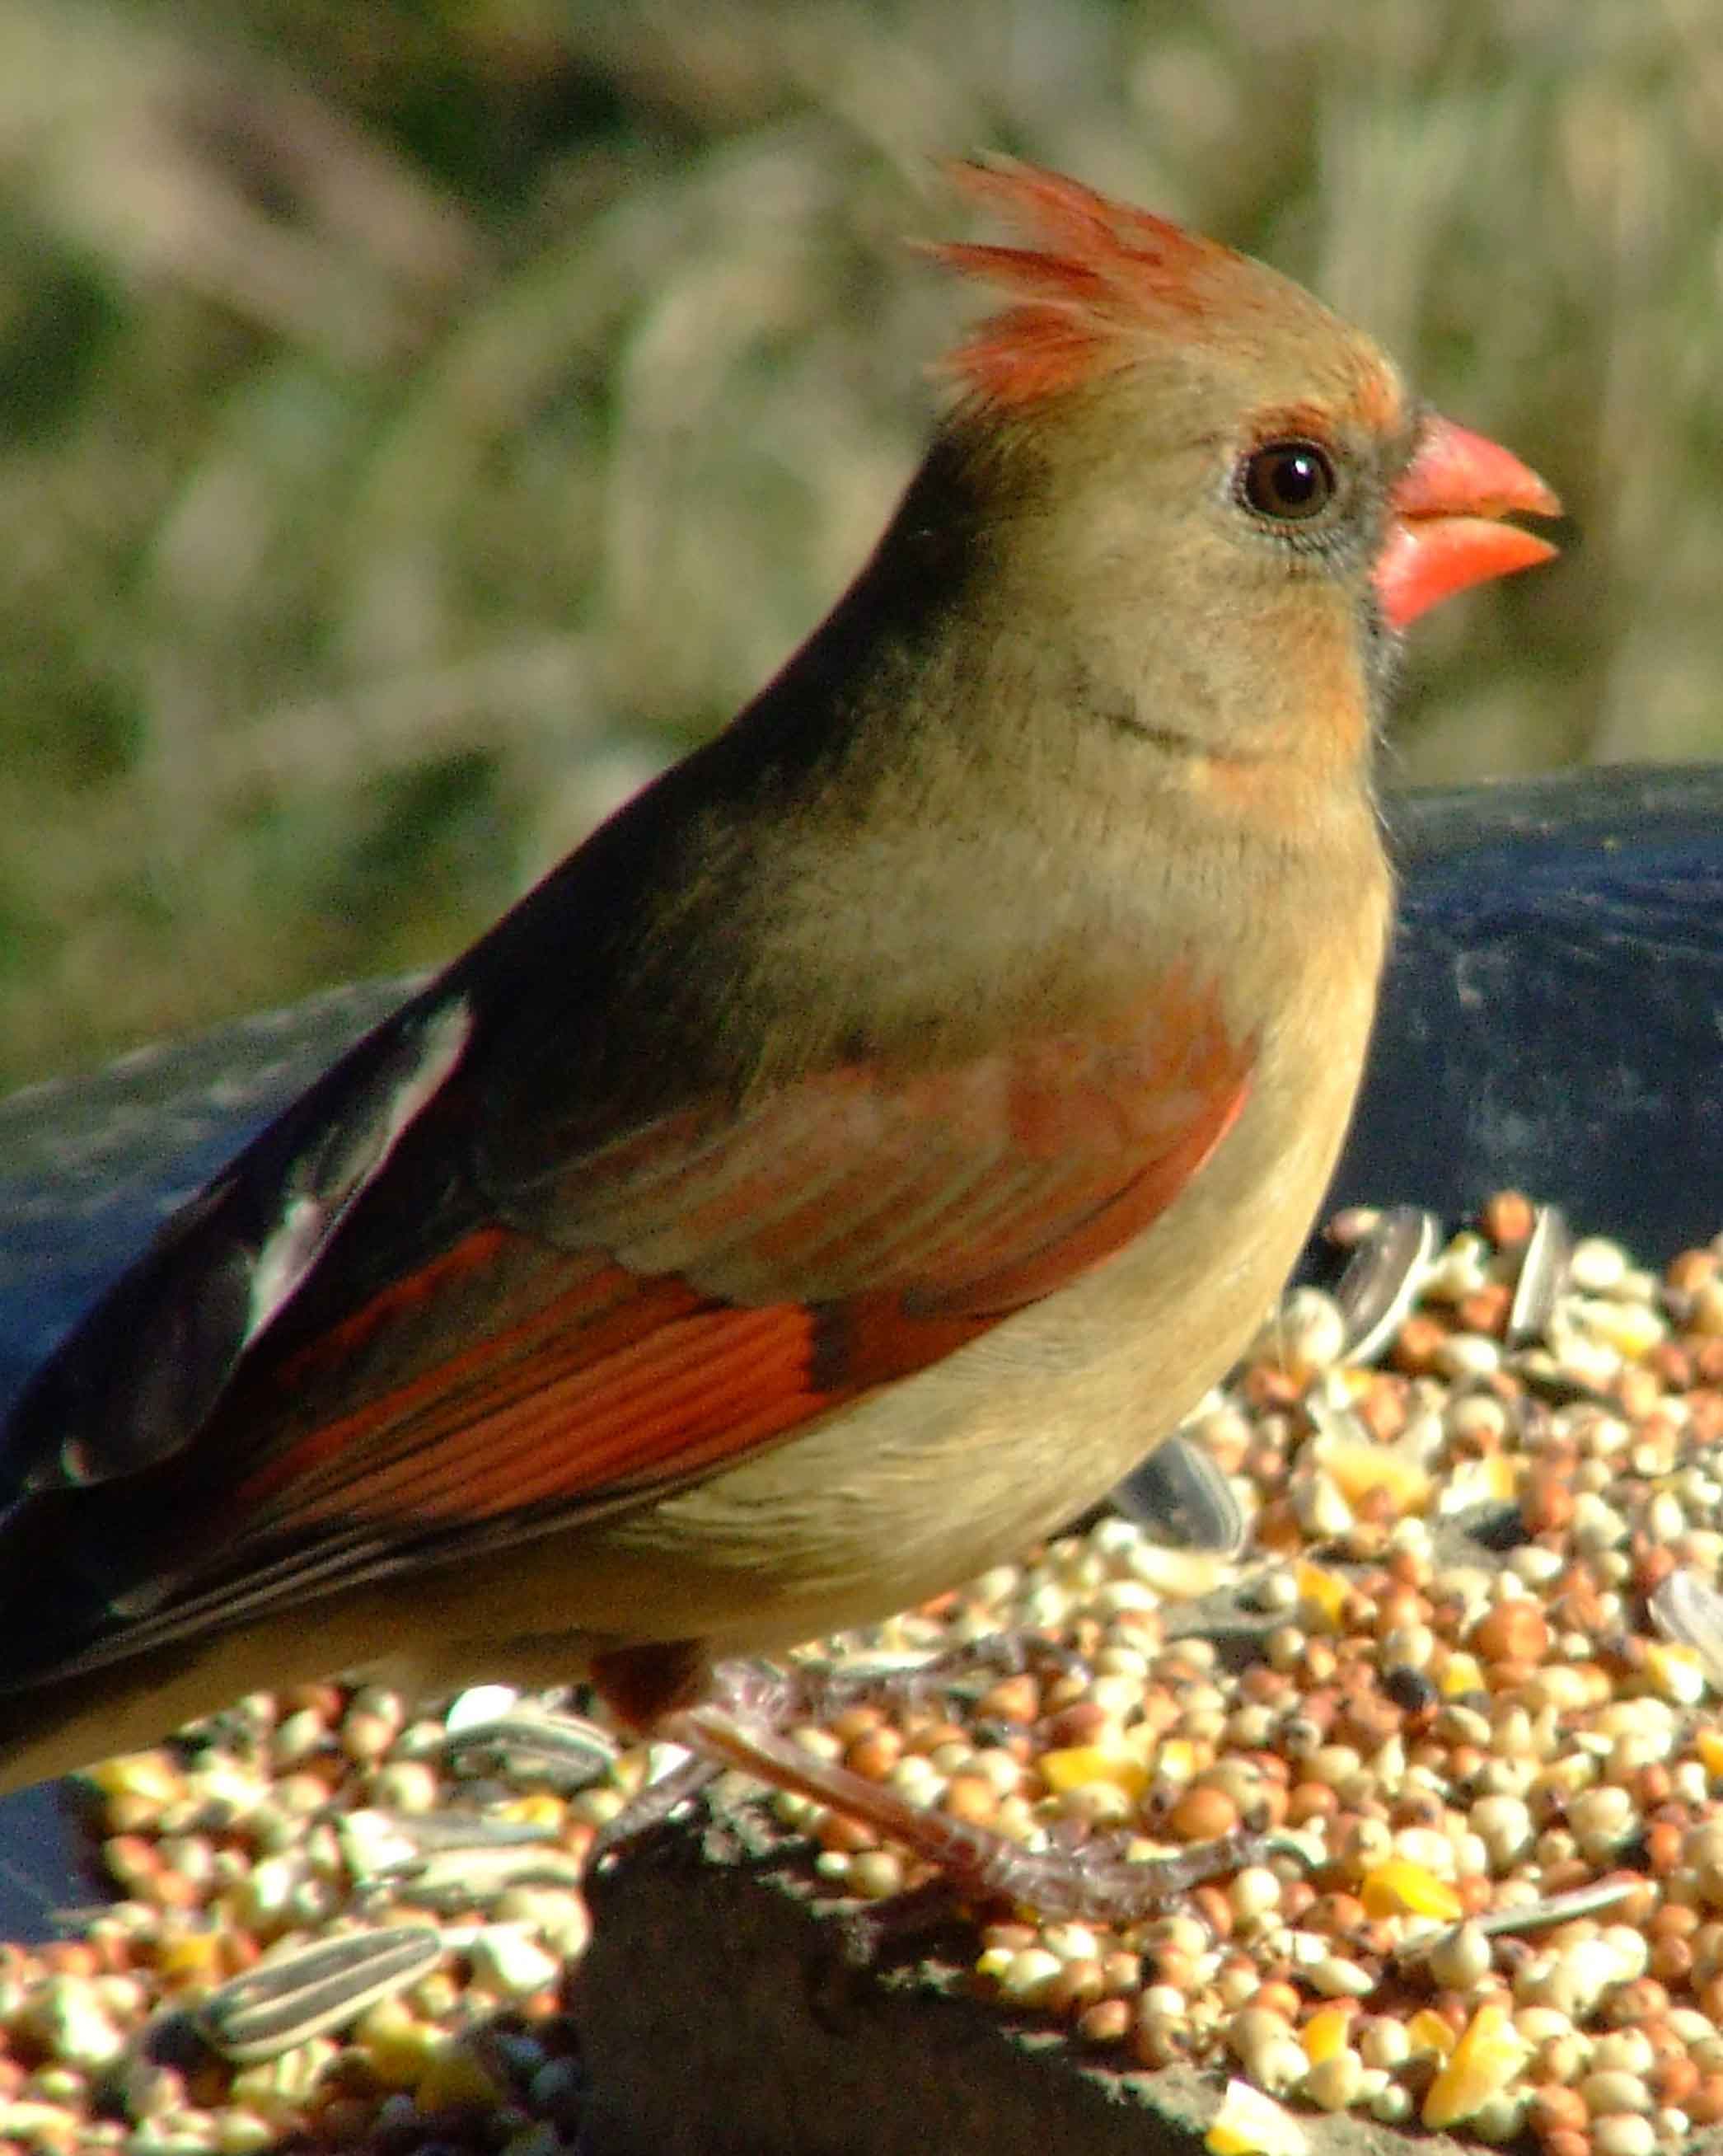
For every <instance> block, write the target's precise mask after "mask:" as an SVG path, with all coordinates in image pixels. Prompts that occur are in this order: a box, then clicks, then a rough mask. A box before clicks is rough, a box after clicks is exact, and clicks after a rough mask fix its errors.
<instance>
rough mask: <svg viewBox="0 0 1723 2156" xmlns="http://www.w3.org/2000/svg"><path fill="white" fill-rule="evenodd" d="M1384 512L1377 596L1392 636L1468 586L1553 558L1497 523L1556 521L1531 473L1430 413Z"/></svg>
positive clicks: (1529, 537)
mask: <svg viewBox="0 0 1723 2156" xmlns="http://www.w3.org/2000/svg"><path fill="white" fill-rule="evenodd" d="M1390 506H1391V508H1392V517H1391V519H1390V521H1389V525H1388V536H1387V545H1386V546H1385V547H1383V549H1382V557H1381V559H1380V560H1379V561H1378V562H1377V570H1376V590H1377V598H1379V599H1380V600H1381V602H1382V613H1383V614H1384V616H1385V617H1386V618H1387V622H1388V624H1389V625H1390V627H1392V628H1394V629H1404V628H1405V626H1406V624H1408V622H1410V621H1416V620H1417V619H1418V616H1419V615H1420V614H1421V613H1425V612H1426V611H1427V610H1428V608H1431V607H1433V606H1435V605H1436V604H1438V602H1439V601H1441V600H1443V599H1445V598H1452V597H1453V595H1454V593H1456V592H1463V591H1464V590H1465V589H1466V588H1467V586H1468V585H1469V584H1481V583H1484V582H1485V579H1486V578H1488V577H1505V576H1508V575H1510V574H1511V573H1512V572H1513V571H1515V569H1529V568H1531V567H1533V566H1534V565H1535V564H1536V563H1537V562H1547V561H1548V560H1549V559H1550V557H1551V555H1553V554H1554V553H1555V552H1556V549H1555V547H1553V546H1552V545H1551V543H1550V542H1549V541H1548V540H1547V539H1541V538H1539V536H1537V534H1536V532H1535V531H1521V530H1520V527H1519V526H1518V525H1515V524H1504V523H1502V522H1501V521H1500V519H1501V518H1503V517H1505V516H1511V515H1513V514H1515V512H1523V513H1524V514H1526V515H1528V516H1560V515H1561V503H1560V502H1559V501H1558V500H1556V496H1555V495H1554V494H1553V493H1552V492H1551V490H1550V489H1549V488H1548V487H1547V486H1546V485H1544V483H1543V481H1542V480H1541V479H1540V478H1539V477H1538V475H1537V474H1536V472H1535V471H1533V470H1531V468H1530V466H1528V465H1522V464H1521V463H1520V459H1518V457H1516V456H1515V455H1513V454H1511V453H1510V451H1509V450H1507V449H1503V448H1502V447H1501V446H1500V444H1498V443H1495V442H1492V441H1489V440H1487V439H1485V437H1484V436H1483V435H1482V434H1473V433H1472V432H1471V430H1470V429H1469V428H1466V427H1456V426H1455V425H1454V422H1453V421H1452V420H1451V419H1444V418H1441V417H1440V415H1439V414H1438V413H1430V414H1429V416H1428V418H1426V419H1425V420H1424V423H1423V428H1422V429H1421V430H1420V433H1419V436H1418V449H1417V451H1416V453H1415V454H1414V455H1413V459H1412V462H1411V463H1410V464H1409V465H1408V466H1407V467H1406V470H1405V471H1404V472H1403V474H1402V475H1401V477H1400V481H1399V484H1398V485H1397V486H1396V487H1395V489H1394V491H1393V493H1392V495H1391V496H1390Z"/></svg>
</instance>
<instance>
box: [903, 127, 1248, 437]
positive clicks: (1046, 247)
mask: <svg viewBox="0 0 1723 2156" xmlns="http://www.w3.org/2000/svg"><path fill="white" fill-rule="evenodd" d="M950 172H951V178H952V180H953V182H955V183H956V185H957V186H958V187H961V189H962V190H963V192H964V193H966V194H968V195H971V196H972V197H973V198H976V199H977V201H979V202H981V203H984V204H986V205H987V207H989V208H994V209H997V210H998V211H999V212H1000V213H1002V214H1003V216H1004V217H1005V218H1007V219H1008V221H1009V222H1010V223H1013V224H1014V225H1016V226H1017V227H1018V228H1019V229H1020V230H1021V231H1023V233H1024V234H1025V236H1026V237H1028V238H1029V239H1035V240H1038V241H1040V242H1041V243H1042V244H1041V245H1040V246H1039V247H1036V248H1018V247H997V246H985V245H979V244H975V243H974V242H971V241H965V240H934V241H930V242H926V243H924V244H923V247H922V252H924V253H926V254H929V255H931V257H932V259H934V260H935V261H936V262H939V263H941V264H944V266H945V267H946V268H947V269H956V270H958V271H959V272H961V274H963V275H967V276H972V277H979V278H982V279H983V280H985V281H986V282H987V283H988V284H991V285H998V286H1000V287H1002V288H1003V290H1006V291H1008V292H1010V293H1011V294H1012V295H1013V297H1014V298H1015V300H1016V305H1013V306H1010V307H1008V308H1007V309H1006V310H1005V311H1004V312H1003V313H1002V314H997V315H995V316H992V317H990V318H989V319H988V320H987V321H984V322H982V324H981V325H980V326H979V327H977V329H976V330H974V331H972V333H971V335H970V336H967V337H966V338H965V339H964V341H962V342H961V344H960V345H958V346H956V349H955V350H954V351H953V352H950V353H948V354H947V355H946V358H945V360H944V361H943V362H941V372H945V373H948V374H951V375H955V376H956V377H957V378H958V380H960V381H961V382H964V383H966V384H967V387H968V388H971V389H972V390H973V391H974V392H976V393H977V394H978V395H979V396H980V397H981V398H982V399H983V400H984V401H985V402H986V403H989V404H992V405H995V406H998V407H1000V408H1005V409H1012V408H1020V407H1022V406H1024V405H1028V404H1033V403H1036V402H1038V400H1039V399H1040V398H1044V397H1049V396H1053V395H1055V394H1056V393H1058V392H1059V391H1060V390H1065V389H1074V388H1080V387H1081V386H1082V385H1083V384H1085V382H1093V381H1095V380H1097V379H1099V378H1100V377H1101V376H1103V375H1105V374H1107V373H1110V372H1112V370H1113V369H1114V368H1115V367H1119V366H1121V365H1122V364H1123V363H1124V362H1126V360H1127V359H1128V358H1129V357H1130V354H1131V335H1130V332H1131V331H1134V330H1135V331H1141V330H1144V329H1151V328H1160V329H1161V330H1163V331H1164V330H1166V329H1167V328H1168V327H1170V326H1178V325H1179V324H1181V323H1182V324H1183V325H1184V326H1185V327H1186V329H1187V331H1188V330H1189V329H1190V328H1192V327H1194V326H1195V324H1196V323H1197V321H1198V320H1199V319H1200V318H1201V317H1202V316H1204V315H1206V314H1207V313H1208V312H1209V311H1211V309H1212V308H1213V305H1214V295H1213V290H1212V286H1213V280H1214V278H1215V274H1216V273H1217V272H1221V273H1223V275H1224V273H1226V272H1227V271H1228V270H1231V269H1237V268H1238V267H1241V266H1243V265H1244V258H1243V257H1242V256H1240V255H1238V254H1234V253H1233V250H1232V249H1230V248H1228V247H1223V246H1221V245H1220V244H1219V243H1218V241H1215V240H1212V239H1201V238H1199V237H1198V236H1197V234H1193V233H1189V232H1187V231H1185V230H1184V229H1183V228H1182V226H1180V225H1177V224H1173V223H1170V222H1169V221H1168V220H1167V218H1161V217H1156V216H1153V215H1152V214H1151V213H1150V212H1149V211H1147V210H1142V209H1136V208H1133V207H1131V205H1130V204H1129V203H1118V202H1114V201H1112V200H1111V199H1110V198H1109V197H1108V196H1106V195H1103V194H1099V193H1096V192H1095V189H1094V188H1092V187H1084V186H1083V185H1082V184H1081V183H1080V182H1079V181H1076V180H1072V179H1067V178H1066V177H1064V175H1063V174H1062V173H1059V172H1046V171H1044V170H1043V169H1042V168H1041V167H1039V166H1037V165H1027V164H1022V163H1018V162H1015V161H1011V162H1006V161H1001V162H997V163H990V164H986V165H977V164H967V163H959V164H954V165H952V166H951V167H950ZM1205 288H1208V289H1205Z"/></svg>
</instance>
